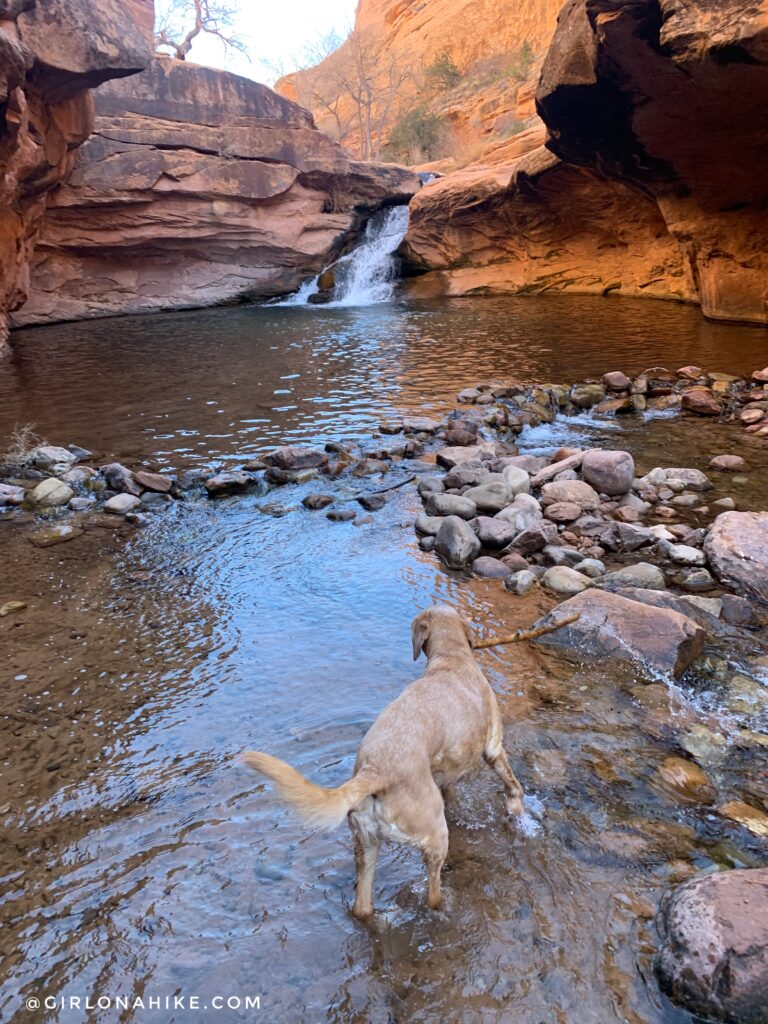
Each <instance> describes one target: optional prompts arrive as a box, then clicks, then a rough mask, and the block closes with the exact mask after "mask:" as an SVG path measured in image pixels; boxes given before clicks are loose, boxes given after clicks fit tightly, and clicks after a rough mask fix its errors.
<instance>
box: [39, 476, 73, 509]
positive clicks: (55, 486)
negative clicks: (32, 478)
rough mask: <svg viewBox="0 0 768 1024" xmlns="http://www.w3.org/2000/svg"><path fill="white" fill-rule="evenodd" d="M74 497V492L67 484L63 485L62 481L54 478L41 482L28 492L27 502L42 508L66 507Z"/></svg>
mask: <svg viewBox="0 0 768 1024" xmlns="http://www.w3.org/2000/svg"><path fill="white" fill-rule="evenodd" d="M74 496H75V492H74V491H73V490H72V488H71V487H70V486H69V484H65V483H64V481H63V480H57V479H56V477H49V478H48V479H47V480H41V481H40V483H39V484H38V485H37V487H35V488H34V490H32V491H30V492H29V500H30V501H31V502H32V503H33V504H35V505H39V506H41V507H42V508H52V507H54V506H56V505H66V504H67V502H68V501H69V500H70V498H73V497H74Z"/></svg>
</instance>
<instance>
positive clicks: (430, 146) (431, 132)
mask: <svg viewBox="0 0 768 1024" xmlns="http://www.w3.org/2000/svg"><path fill="white" fill-rule="evenodd" d="M442 141H443V129H442V122H441V120H440V118H439V117H438V115H437V114H434V113H432V112H431V111H430V110H428V109H427V107H426V105H425V104H423V103H421V104H419V105H418V106H416V107H413V108H411V110H407V111H406V112H405V113H404V114H401V115H400V117H399V118H398V119H397V121H396V122H395V124H394V126H393V128H392V131H391V133H390V136H389V144H388V146H387V151H388V155H389V156H390V157H392V158H393V159H394V160H402V161H405V162H406V163H413V164H415V163H422V162H424V161H428V160H434V159H435V158H436V157H437V156H439V154H440V148H441V144H442Z"/></svg>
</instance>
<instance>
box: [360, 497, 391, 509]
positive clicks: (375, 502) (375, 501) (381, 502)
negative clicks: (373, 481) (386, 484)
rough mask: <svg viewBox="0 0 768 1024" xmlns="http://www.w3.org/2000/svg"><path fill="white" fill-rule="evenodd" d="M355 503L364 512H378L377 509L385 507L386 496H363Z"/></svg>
mask: <svg viewBox="0 0 768 1024" xmlns="http://www.w3.org/2000/svg"><path fill="white" fill-rule="evenodd" d="M357 501H358V504H359V505H362V506H363V508H364V509H365V510H366V512H378V511H379V509H382V508H384V506H385V505H386V503H387V496H386V494H363V495H362V496H361V497H359V498H358V499H357Z"/></svg>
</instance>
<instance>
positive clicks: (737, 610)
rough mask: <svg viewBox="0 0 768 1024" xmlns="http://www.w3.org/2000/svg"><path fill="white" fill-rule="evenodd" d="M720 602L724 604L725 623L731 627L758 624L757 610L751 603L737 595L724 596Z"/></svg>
mask: <svg viewBox="0 0 768 1024" xmlns="http://www.w3.org/2000/svg"><path fill="white" fill-rule="evenodd" d="M720 600H721V601H722V603H723V610H722V612H721V615H722V618H723V621H724V622H727V623H729V624H730V625H731V626H754V625H755V624H756V622H757V617H756V616H755V609H754V608H753V607H752V605H751V604H750V602H749V601H746V600H745V599H744V598H743V597H738V596H737V595H736V594H723V596H722V597H721V598H720Z"/></svg>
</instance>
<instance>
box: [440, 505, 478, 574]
mask: <svg viewBox="0 0 768 1024" xmlns="http://www.w3.org/2000/svg"><path fill="white" fill-rule="evenodd" d="M480 550H481V545H480V541H479V540H478V539H477V537H476V536H475V534H474V533H473V532H472V529H471V527H470V526H469V525H468V524H467V523H466V522H465V521H464V519H461V518H459V516H452V515H449V516H447V517H446V518H445V519H443V521H442V523H441V524H440V529H439V530H438V531H437V536H436V539H435V551H436V552H437V554H438V555H439V556H440V557H441V558H442V559H443V561H444V562H445V563H446V565H448V567H449V568H451V569H463V568H464V567H465V566H466V565H468V564H469V563H470V562H473V561H474V560H475V559H476V558H477V557H478V555H479V554H480Z"/></svg>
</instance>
